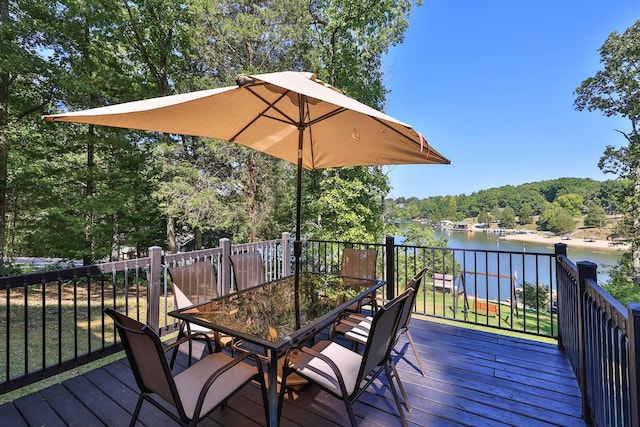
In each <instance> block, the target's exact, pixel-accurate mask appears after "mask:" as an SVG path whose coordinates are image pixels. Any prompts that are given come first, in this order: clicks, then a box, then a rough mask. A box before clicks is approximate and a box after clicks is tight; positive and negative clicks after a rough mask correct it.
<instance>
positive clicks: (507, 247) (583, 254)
mask: <svg viewBox="0 0 640 427" xmlns="http://www.w3.org/2000/svg"><path fill="white" fill-rule="evenodd" d="M435 231H436V237H445V238H447V239H448V242H449V243H448V247H450V248H454V249H479V250H491V251H511V252H534V253H553V252H554V248H553V244H552V243H549V244H538V243H523V242H517V241H513V240H503V239H500V238H499V237H498V235H496V234H494V233H482V232H464V231H448V230H443V229H440V228H436V229H435ZM620 253H621V252H618V251H603V250H597V249H596V250H594V249H590V248H582V247H571V246H569V247H567V255H568V256H569V259H570V260H571V261H573V262H574V263H577V262H578V261H591V262H593V263H595V264H597V265H598V281H599V282H606V281H607V280H608V278H609V275H608V274H607V269H608V267H611V266H612V265H616V264H617V263H618V261H617V260H618V256H619V254H620Z"/></svg>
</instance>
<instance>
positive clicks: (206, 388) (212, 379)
mask: <svg viewBox="0 0 640 427" xmlns="http://www.w3.org/2000/svg"><path fill="white" fill-rule="evenodd" d="M249 358H251V359H253V360H254V362H255V364H256V367H257V368H258V375H259V376H260V377H261V378H262V381H264V371H263V369H262V363H260V358H259V357H258V355H257V354H255V353H245V354H243V355H241V356H239V357H236V358H234V359H233V360H232V361H231V362H229V363H227V364H226V365H224V366H222V367H221V368H219V369H218V370H217V371H215V372H214V373H213V374H211V375H210V376H209V378H207V381H205V383H204V385H203V386H202V390H200V394H199V395H198V400H197V402H196V407H195V410H194V412H193V413H194V419H197V418H196V416H197V417H199V416H200V411H201V410H202V405H203V404H204V399H205V398H206V397H207V393H208V392H209V389H210V388H211V386H212V385H213V384H214V383H215V382H216V380H217V379H218V377H220V375H222V374H224V373H225V372H227V371H229V370H230V369H232V368H233V367H234V366H236V365H238V364H239V363H243V362H244V361H245V360H246V359H249Z"/></svg>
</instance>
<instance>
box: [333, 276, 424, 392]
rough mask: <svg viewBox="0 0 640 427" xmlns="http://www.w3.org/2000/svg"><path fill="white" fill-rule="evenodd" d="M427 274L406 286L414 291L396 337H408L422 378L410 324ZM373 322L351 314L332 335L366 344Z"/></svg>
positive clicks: (422, 368) (368, 318)
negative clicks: (342, 336) (339, 335)
mask: <svg viewBox="0 0 640 427" xmlns="http://www.w3.org/2000/svg"><path fill="white" fill-rule="evenodd" d="M426 272H427V269H426V268H423V269H422V270H420V271H419V272H418V274H416V275H415V276H414V277H413V278H412V279H411V280H409V282H408V283H407V285H406V286H405V291H406V290H407V289H413V294H412V295H411V297H410V298H409V300H408V301H407V304H406V306H405V308H404V311H403V313H402V316H401V317H400V326H399V328H398V336H397V337H396V343H397V342H398V341H399V340H400V338H401V337H402V335H406V336H407V340H408V341H409V345H410V346H411V349H412V350H413V354H414V355H415V356H416V360H417V361H418V366H419V367H420V373H421V374H422V376H425V369H424V366H423V365H422V360H421V359H420V355H419V354H418V350H417V349H416V345H415V342H414V341H413V337H412V336H411V332H410V331H409V323H410V322H411V313H412V312H413V308H414V305H415V301H416V298H417V296H418V291H419V289H420V284H421V283H422V279H423V277H424V275H425V274H426ZM383 303H386V301H384V300H383ZM372 321H373V318H372V317H371V316H364V315H362V314H359V313H354V314H350V315H349V316H348V317H346V318H344V319H340V320H338V322H336V323H335V324H334V325H333V327H332V335H333V334H341V335H344V336H345V337H346V338H348V339H350V340H351V341H353V342H354V343H355V344H356V345H357V344H365V343H366V342H367V339H368V337H369V333H370V329H371V323H372ZM394 347H395V346H394ZM401 387H402V386H401ZM405 401H406V399H405Z"/></svg>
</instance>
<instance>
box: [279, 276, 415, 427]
mask: <svg viewBox="0 0 640 427" xmlns="http://www.w3.org/2000/svg"><path fill="white" fill-rule="evenodd" d="M412 293H413V290H412V289H409V290H407V291H405V292H404V293H403V294H401V295H400V296H398V297H397V298H395V299H394V300H393V301H391V302H389V303H388V304H386V305H385V306H383V307H381V308H380V309H379V310H378V311H377V312H376V313H375V315H374V317H373V321H372V323H371V330H370V333H369V339H368V340H367V343H366V345H365V348H364V353H363V354H362V355H361V354H359V353H357V352H355V351H352V350H350V349H348V348H346V347H343V346H341V345H340V344H337V343H335V342H333V341H329V340H322V341H319V342H318V343H316V344H315V345H314V346H313V347H311V348H309V347H293V348H290V349H289V350H288V351H287V353H286V356H285V361H284V367H283V378H284V380H285V381H286V378H287V376H288V375H289V374H290V373H292V372H295V373H296V374H298V375H300V376H301V377H303V378H306V379H308V380H309V381H311V382H314V383H316V384H317V385H318V386H320V387H321V388H322V389H324V390H326V391H327V392H328V393H330V394H332V395H333V396H335V397H337V398H339V399H342V400H343V401H344V403H345V406H346V408H347V413H348V415H349V421H350V422H351V425H352V426H356V418H355V414H354V412H353V406H352V405H353V403H354V402H355V401H356V400H357V399H358V398H359V397H360V396H361V394H362V393H363V392H364V391H365V390H366V389H367V388H368V387H369V385H371V384H372V383H373V381H374V380H375V379H376V378H378V377H379V376H380V375H381V374H382V372H384V373H385V374H386V376H387V379H388V384H389V388H390V389H391V392H392V393H393V398H394V400H395V403H396V407H397V408H398V414H399V415H400V419H401V420H402V425H403V426H406V425H407V420H406V417H405V415H404V412H403V410H402V404H401V402H400V397H399V396H398V392H397V391H396V388H395V384H394V382H393V381H392V375H391V349H392V348H393V346H394V344H395V342H396V341H395V337H396V334H397V331H398V327H399V326H400V316H401V314H402V312H403V309H404V306H405V304H406V303H407V300H408V299H409V298H410V297H411V294H412ZM285 389H286V387H281V388H280V398H279V401H278V414H279V415H280V413H281V412H282V404H283V400H284V395H285Z"/></svg>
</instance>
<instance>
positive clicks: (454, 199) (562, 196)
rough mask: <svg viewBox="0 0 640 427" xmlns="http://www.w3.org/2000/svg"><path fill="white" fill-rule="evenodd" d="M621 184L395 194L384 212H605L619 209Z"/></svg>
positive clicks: (437, 215) (457, 215)
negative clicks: (556, 209) (419, 195)
mask: <svg viewBox="0 0 640 427" xmlns="http://www.w3.org/2000/svg"><path fill="white" fill-rule="evenodd" d="M624 185H628V184H627V183H625V182H621V181H613V180H608V181H595V180H593V179H588V178H558V179H553V180H547V181H540V182H532V183H527V184H522V185H517V186H514V185H505V186H502V187H498V188H490V189H487V190H481V191H478V192H474V193H471V194H470V195H466V194H460V195H457V196H434V197H428V198H426V199H418V198H417V197H409V198H405V197H398V198H397V199H388V200H387V205H386V216H387V218H390V219H399V220H406V219H415V218H425V219H428V220H430V221H432V222H439V221H441V220H443V219H447V220H454V221H459V220H462V219H464V218H477V217H479V216H480V217H483V216H486V215H492V216H493V218H498V213H502V212H504V211H505V209H506V210H508V211H509V212H511V210H512V211H513V212H514V214H515V215H516V216H523V217H524V216H527V217H531V216H533V215H542V214H543V213H544V212H545V211H548V210H549V209H551V208H554V207H562V208H565V209H566V210H568V211H569V212H571V213H572V214H573V216H574V217H575V216H578V215H579V214H581V213H582V214H586V213H588V211H589V209H590V208H594V207H601V208H602V209H604V211H605V212H606V213H607V214H614V213H617V212H619V209H618V206H617V205H616V201H615V197H614V195H615V194H616V193H617V192H619V191H620V190H621V189H622V188H623V186H624ZM481 222H482V221H481Z"/></svg>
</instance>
